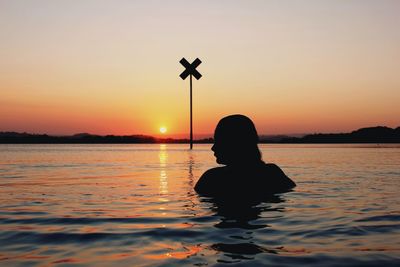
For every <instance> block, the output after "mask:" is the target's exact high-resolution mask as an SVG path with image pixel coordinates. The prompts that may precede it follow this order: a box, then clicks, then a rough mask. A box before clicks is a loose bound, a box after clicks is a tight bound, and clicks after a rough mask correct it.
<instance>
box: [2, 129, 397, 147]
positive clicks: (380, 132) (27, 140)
mask: <svg viewBox="0 0 400 267" xmlns="http://www.w3.org/2000/svg"><path fill="white" fill-rule="evenodd" d="M213 142H214V140H213V138H204V139H197V140H194V143H197V144H211V143H213ZM187 143H189V139H175V138H156V137H153V136H148V135H122V136H118V135H104V136H103V135H93V134H87V133H81V134H75V135H71V136H52V135H47V134H30V133H17V132H0V144H187ZM259 143H261V144H265V143H267V144H384V143H386V144H387V143H400V127H397V128H395V129H393V128H389V127H385V126H377V127H369V128H361V129H358V130H356V131H352V132H350V133H335V134H333V133H331V134H321V133H320V134H308V135H305V136H303V137H291V136H282V135H281V136H271V137H265V136H261V137H260V142H259Z"/></svg>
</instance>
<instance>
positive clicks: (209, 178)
mask: <svg viewBox="0 0 400 267" xmlns="http://www.w3.org/2000/svg"><path fill="white" fill-rule="evenodd" d="M225 168H226V167H216V168H212V169H209V170H207V171H205V172H204V173H203V175H202V176H201V177H200V178H199V180H198V181H197V183H196V185H195V187H194V189H195V190H196V192H199V193H200V192H205V191H209V190H210V189H211V188H213V187H215V186H216V184H217V183H218V181H219V179H218V178H220V177H221V176H222V175H223V174H224V173H225V171H226V170H225Z"/></svg>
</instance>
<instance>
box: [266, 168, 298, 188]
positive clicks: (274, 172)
mask: <svg viewBox="0 0 400 267" xmlns="http://www.w3.org/2000/svg"><path fill="white" fill-rule="evenodd" d="M265 169H266V171H267V172H268V176H269V177H271V178H274V179H278V180H279V181H280V183H279V184H280V185H285V187H287V188H293V187H295V186H296V183H295V182H294V181H293V180H292V179H290V178H289V177H288V176H287V175H286V174H285V173H284V172H283V170H282V169H281V168H280V167H279V166H278V165H276V164H274V163H265Z"/></svg>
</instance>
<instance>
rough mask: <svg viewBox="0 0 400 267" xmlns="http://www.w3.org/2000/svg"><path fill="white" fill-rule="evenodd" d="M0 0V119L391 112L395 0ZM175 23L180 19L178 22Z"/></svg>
mask: <svg viewBox="0 0 400 267" xmlns="http://www.w3.org/2000/svg"><path fill="white" fill-rule="evenodd" d="M41 3H42V4H41V5H40V6H41V8H38V7H37V3H36V2H35V1H27V2H20V1H3V2H2V4H1V8H0V18H1V21H2V23H0V33H1V40H2V41H1V42H0V55H1V61H0V73H1V75H0V114H1V116H0V131H17V132H30V133H48V134H61V135H62V134H74V133H81V132H89V133H94V134H149V135H157V134H159V128H158V127H155V125H160V122H162V123H166V124H167V125H168V128H169V129H170V130H169V131H168V135H169V136H171V137H187V136H188V133H189V81H188V79H186V80H184V81H183V80H182V79H181V78H180V77H179V74H180V73H181V72H182V71H183V69H182V65H181V64H180V63H179V60H180V59H181V58H182V57H185V58H187V59H188V60H189V61H192V60H194V59H195V58H196V57H198V58H200V59H201V60H202V62H203V63H202V64H201V65H200V66H199V67H198V71H200V72H201V73H202V74H203V77H202V78H201V79H200V80H196V81H194V82H193V122H194V124H193V127H194V134H195V137H196V136H199V135H202V134H210V135H212V133H213V131H214V127H215V125H216V123H217V122H218V120H219V119H220V118H222V117H223V116H226V115H229V114H234V113H242V114H246V115H248V116H249V117H251V118H252V119H253V120H254V122H255V123H256V125H257V127H258V131H259V133H260V134H290V133H313V132H343V131H351V130H354V129H357V128H360V127H367V126H376V125H386V126H389V127H397V126H399V125H400V109H399V108H398V103H399V100H400V90H398V89H399V88H400V79H399V75H398V70H399V69H400V53H399V47H400V31H399V30H398V25H400V16H398V13H399V12H398V11H399V10H400V2H399V1H350V2H347V1H346V2H345V3H343V2H341V1H312V0H310V1H296V2H295V3H292V2H290V4H277V3H276V2H274V1H252V2H251V4H250V3H248V2H247V1H233V2H230V1H229V2H227V1H201V2H196V1H193V2H190V3H187V2H185V4H184V5H183V4H182V2H180V1H168V3H164V2H157V4H155V2H153V1H123V2H119V3H118V4H115V3H114V2H109V1H93V2H89V1H82V2H81V1H77V2H70V1H57V4H56V3H54V1H43V2H41ZM187 25H190V27H188V26H187Z"/></svg>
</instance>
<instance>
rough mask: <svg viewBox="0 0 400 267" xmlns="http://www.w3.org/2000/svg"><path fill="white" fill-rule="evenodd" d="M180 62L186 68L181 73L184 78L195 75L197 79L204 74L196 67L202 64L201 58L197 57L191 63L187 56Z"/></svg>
mask: <svg viewBox="0 0 400 267" xmlns="http://www.w3.org/2000/svg"><path fill="white" fill-rule="evenodd" d="M179 62H180V63H181V64H182V65H183V66H184V67H185V68H186V69H185V70H184V71H183V72H182V73H181V75H179V76H181V78H182V79H183V80H185V79H186V78H187V76H189V75H193V76H194V77H195V78H196V79H197V80H198V79H200V78H201V76H202V75H201V74H200V72H198V71H197V70H196V68H197V67H198V66H199V65H200V64H201V60H200V59H198V58H196V59H195V60H194V61H193V62H192V64H190V63H189V61H187V60H186V59H185V58H182V59H181V61H179Z"/></svg>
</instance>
